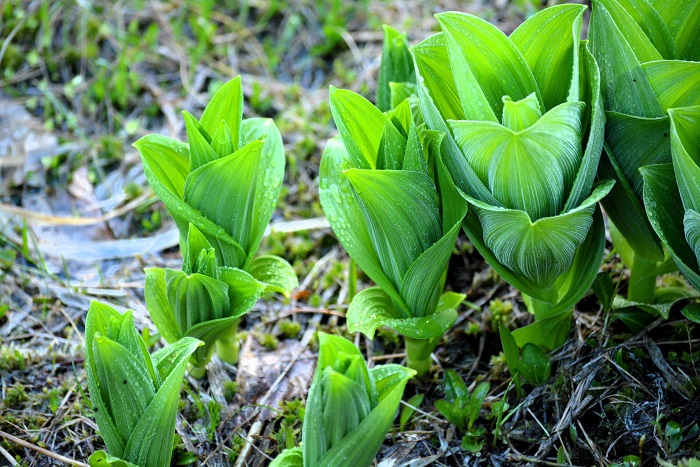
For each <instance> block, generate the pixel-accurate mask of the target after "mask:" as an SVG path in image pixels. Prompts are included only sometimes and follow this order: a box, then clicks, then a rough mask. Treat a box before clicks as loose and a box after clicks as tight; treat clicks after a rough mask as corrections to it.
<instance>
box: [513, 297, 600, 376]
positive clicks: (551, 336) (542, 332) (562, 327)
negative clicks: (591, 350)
mask: <svg viewBox="0 0 700 467" xmlns="http://www.w3.org/2000/svg"><path fill="white" fill-rule="evenodd" d="M589 287H590V286H589ZM584 293H585V292H584ZM578 300H580V297H579V299H578ZM578 300H576V301H578ZM572 312H573V310H572V309H571V307H569V309H567V310H565V311H561V312H559V313H557V314H554V315H551V316H548V317H546V318H544V319H536V321H535V322H534V323H532V324H529V325H527V326H523V327H522V328H518V329H516V330H514V331H513V339H515V342H516V344H517V345H518V346H519V347H523V346H525V345H526V344H533V345H536V346H539V347H542V348H544V349H547V350H554V349H556V348H558V347H560V346H561V345H562V344H564V342H566V339H567V338H568V337H569V331H570V330H571V315H572ZM521 370H522V368H521ZM525 371H526V370H523V373H524V372H525ZM526 379H528V378H527V377H526ZM528 381H530V382H534V381H532V380H531V379H528ZM537 384H539V383H537Z"/></svg>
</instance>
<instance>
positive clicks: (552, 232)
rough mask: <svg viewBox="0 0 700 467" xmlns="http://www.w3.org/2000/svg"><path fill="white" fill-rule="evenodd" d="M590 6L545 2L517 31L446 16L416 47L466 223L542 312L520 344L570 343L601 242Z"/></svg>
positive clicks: (599, 139) (429, 108) (425, 100)
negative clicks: (587, 24) (587, 23)
mask: <svg viewBox="0 0 700 467" xmlns="http://www.w3.org/2000/svg"><path fill="white" fill-rule="evenodd" d="M584 10H585V6H582V5H560V6H555V7H551V8H547V9H545V10H543V11H541V12H539V13H537V14H536V15H534V16H533V17H531V18H530V19H528V20H527V21H525V22H524V23H523V24H522V25H521V26H520V27H519V28H518V29H516V31H515V32H513V34H512V35H511V36H510V37H507V36H506V35H504V34H503V33H502V32H501V31H500V30H498V29H497V28H496V27H495V26H493V25H491V24H489V23H488V22H486V21H484V20H482V19H479V18H476V17H474V16H471V15H468V14H463V13H441V14H438V15H437V18H438V21H439V22H440V26H441V28H442V33H440V34H436V35H434V36H432V37H430V38H428V39H426V40H425V41H424V42H422V43H420V44H418V45H417V46H415V47H414V48H413V49H412V50H413V53H414V57H415V62H416V69H417V75H418V83H419V85H418V95H419V98H420V102H421V109H422V111H423V116H424V118H425V121H426V124H427V125H428V126H429V127H430V128H433V129H435V130H440V131H445V132H447V133H448V137H447V138H446V140H445V155H444V161H445V165H446V166H447V168H448V169H449V171H450V174H451V175H452V177H453V179H454V181H455V184H456V185H457V187H458V188H459V189H460V190H461V191H462V192H463V194H464V196H465V198H466V199H467V200H468V201H469V204H470V205H471V208H470V210H469V214H468V216H467V217H466V219H465V222H464V230H465V231H466V232H467V234H468V235H469V238H470V239H471V241H472V243H473V244H474V246H476V248H477V249H478V250H479V252H480V253H481V254H482V255H483V256H484V258H486V260H487V261H488V262H489V264H490V265H491V267H493V268H494V269H495V270H496V271H497V272H498V274H499V275H500V276H501V277H503V278H504V279H505V280H506V281H508V282H509V283H510V284H511V285H513V286H515V287H517V288H518V289H519V290H520V291H521V292H522V293H523V294H525V295H526V296H524V298H525V299H526V301H527V303H528V308H529V309H530V310H531V311H532V312H533V313H534V315H535V320H536V321H535V323H534V324H532V325H530V326H528V327H525V328H521V329H519V330H517V331H515V333H514V337H515V339H516V341H517V343H518V345H519V346H521V347H522V346H523V345H524V344H525V343H533V344H537V345H540V346H542V347H544V348H545V349H553V348H555V347H557V346H559V345H561V344H562V343H563V342H564V340H565V339H566V337H567V335H568V332H569V328H570V316H571V310H572V307H573V306H574V305H575V304H576V303H577V302H578V301H579V300H580V299H581V298H582V297H583V295H584V294H585V293H586V292H587V291H588V289H589V287H590V286H591V284H592V282H593V280H594V279H595V276H596V273H597V271H598V267H599V266H600V263H601V261H602V255H603V247H604V245H605V235H604V225H603V218H602V215H601V212H600V210H599V209H598V208H597V207H596V204H597V202H598V201H599V200H600V199H601V198H603V197H604V196H605V195H606V194H607V193H608V192H609V191H610V189H611V188H612V185H613V182H611V181H606V182H603V183H601V184H600V185H597V186H595V185H594V184H593V182H594V177H595V173H596V169H597V166H598V161H599V158H600V152H601V147H602V143H603V125H604V115H603V112H602V107H601V102H600V77H599V71H598V66H597V64H596V61H595V59H594V58H593V56H592V55H591V53H590V52H589V49H588V46H587V44H585V43H582V42H581V41H580V33H581V19H582V17H583V12H584Z"/></svg>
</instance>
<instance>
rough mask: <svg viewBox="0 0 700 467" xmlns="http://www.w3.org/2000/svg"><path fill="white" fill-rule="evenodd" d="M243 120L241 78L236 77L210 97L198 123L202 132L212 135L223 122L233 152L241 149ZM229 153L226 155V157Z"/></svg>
mask: <svg viewBox="0 0 700 467" xmlns="http://www.w3.org/2000/svg"><path fill="white" fill-rule="evenodd" d="M242 119H243V89H242V88H241V77H240V76H236V77H235V78H233V79H232V80H231V81H229V82H228V83H226V84H224V85H223V86H221V87H220V88H219V89H218V90H217V91H216V92H215V93H214V95H213V96H212V98H211V100H210V101H209V103H208V104H207V107H206V108H205V109H204V113H202V118H201V119H200V122H201V124H202V127H203V128H204V130H205V131H206V132H207V133H208V134H210V135H213V134H215V133H216V130H217V129H218V128H219V125H220V124H221V121H222V120H223V121H224V122H226V125H228V128H229V131H230V135H231V141H232V144H233V148H234V150H238V149H240V148H241V147H243V141H242V138H241V131H242V130H241V120H242ZM228 154H230V153H227V154H226V155H228Z"/></svg>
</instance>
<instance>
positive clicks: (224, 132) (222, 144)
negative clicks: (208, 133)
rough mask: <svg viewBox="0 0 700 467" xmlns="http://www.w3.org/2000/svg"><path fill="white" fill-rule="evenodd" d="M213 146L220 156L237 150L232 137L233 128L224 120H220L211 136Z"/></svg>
mask: <svg viewBox="0 0 700 467" xmlns="http://www.w3.org/2000/svg"><path fill="white" fill-rule="evenodd" d="M211 147H212V149H213V150H214V152H215V153H216V155H217V156H219V157H226V156H228V155H229V154H233V153H234V152H236V148H235V147H234V145H233V139H232V138H231V130H230V129H229V127H228V124H227V123H226V122H225V121H224V120H221V122H219V126H218V127H217V128H216V132H215V133H214V134H213V135H212V137H211Z"/></svg>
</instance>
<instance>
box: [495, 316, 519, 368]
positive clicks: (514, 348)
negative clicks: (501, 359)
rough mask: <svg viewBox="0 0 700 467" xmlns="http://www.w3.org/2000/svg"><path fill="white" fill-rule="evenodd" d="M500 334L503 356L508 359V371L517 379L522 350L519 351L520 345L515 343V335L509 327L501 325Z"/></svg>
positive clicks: (499, 327)
mask: <svg viewBox="0 0 700 467" xmlns="http://www.w3.org/2000/svg"><path fill="white" fill-rule="evenodd" d="M498 334H499V336H500V338H501V345H502V346H503V355H505V357H506V363H507V364H508V371H509V372H510V375H511V376H512V377H514V378H515V377H516V375H517V374H518V372H519V371H520V350H518V345H517V344H516V343H515V339H514V338H513V334H512V333H511V332H510V330H509V329H508V328H507V327H505V326H504V325H502V324H501V325H499V326H498Z"/></svg>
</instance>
